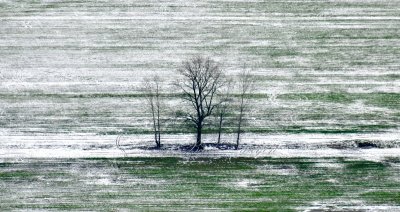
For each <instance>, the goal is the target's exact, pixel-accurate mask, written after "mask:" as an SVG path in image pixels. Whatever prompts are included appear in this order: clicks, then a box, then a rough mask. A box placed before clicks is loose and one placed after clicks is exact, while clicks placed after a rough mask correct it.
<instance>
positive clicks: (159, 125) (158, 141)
mask: <svg viewBox="0 0 400 212" xmlns="http://www.w3.org/2000/svg"><path fill="white" fill-rule="evenodd" d="M156 101H157V132H158V139H157V148H160V147H161V124H160V99H159V88H158V84H157V96H156Z"/></svg>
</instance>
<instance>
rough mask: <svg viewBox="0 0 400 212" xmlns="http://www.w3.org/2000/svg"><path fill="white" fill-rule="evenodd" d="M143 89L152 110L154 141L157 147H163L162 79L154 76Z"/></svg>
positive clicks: (147, 79)
mask: <svg viewBox="0 0 400 212" xmlns="http://www.w3.org/2000/svg"><path fill="white" fill-rule="evenodd" d="M143 84H144V85H143V89H144V93H145V98H146V102H147V105H148V107H149V109H150V112H151V115H152V121H153V132H154V141H155V143H156V147H157V148H160V147H161V122H160V113H161V89H162V88H161V78H160V77H159V76H158V75H154V76H152V77H151V78H145V79H144V82H143Z"/></svg>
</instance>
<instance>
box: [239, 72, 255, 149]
mask: <svg viewBox="0 0 400 212" xmlns="http://www.w3.org/2000/svg"><path fill="white" fill-rule="evenodd" d="M237 83H238V89H239V115H238V124H237V136H236V147H235V148H236V149H238V148H239V142H240V135H241V133H242V132H243V131H242V125H243V117H244V115H245V111H246V110H247V109H248V107H249V102H248V96H249V94H251V93H252V92H253V91H254V83H255V78H254V76H253V75H252V74H251V72H250V71H249V70H246V68H245V67H244V68H243V70H242V71H241V72H240V73H239V75H238V80H237Z"/></svg>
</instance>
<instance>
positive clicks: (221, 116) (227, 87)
mask: <svg viewBox="0 0 400 212" xmlns="http://www.w3.org/2000/svg"><path fill="white" fill-rule="evenodd" d="M232 84H233V82H232V80H231V79H226V80H225V84H224V88H223V89H222V91H221V92H219V95H218V96H219V101H220V102H219V105H218V107H217V110H216V113H217V116H218V117H217V118H218V123H217V124H218V126H217V127H218V140H217V144H220V143H221V134H222V128H223V127H222V126H223V124H224V120H225V118H226V114H227V113H228V111H229V108H230V103H232V98H231V90H232Z"/></svg>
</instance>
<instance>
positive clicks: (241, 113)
mask: <svg viewBox="0 0 400 212" xmlns="http://www.w3.org/2000/svg"><path fill="white" fill-rule="evenodd" d="M243 99H244V95H243V94H242V96H241V101H240V114H239V123H238V130H237V138H236V147H235V149H239V141H240V133H242V132H241V127H242V117H243V110H244V104H243Z"/></svg>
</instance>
